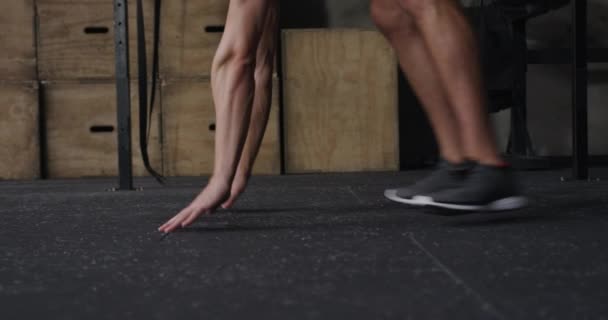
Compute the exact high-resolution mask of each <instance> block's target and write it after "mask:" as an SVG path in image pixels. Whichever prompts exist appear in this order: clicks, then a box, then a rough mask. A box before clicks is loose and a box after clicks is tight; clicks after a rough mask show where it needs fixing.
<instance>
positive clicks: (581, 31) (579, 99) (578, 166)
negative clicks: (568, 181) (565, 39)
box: [572, 0, 589, 180]
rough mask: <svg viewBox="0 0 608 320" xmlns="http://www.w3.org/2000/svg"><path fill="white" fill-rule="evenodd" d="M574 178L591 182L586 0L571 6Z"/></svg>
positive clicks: (576, 1) (576, 0) (577, 0)
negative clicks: (589, 179) (572, 27)
mask: <svg viewBox="0 0 608 320" xmlns="http://www.w3.org/2000/svg"><path fill="white" fill-rule="evenodd" d="M572 25H573V26H574V29H573V30H572V37H573V38H574V39H573V43H572V58H573V60H572V151H573V155H572V158H573V163H572V175H573V177H574V178H575V179H579V180H586V179H588V178H589V163H588V161H589V141H588V140H589V131H588V119H587V83H588V81H587V64H588V61H587V0H574V3H573V4H572Z"/></svg>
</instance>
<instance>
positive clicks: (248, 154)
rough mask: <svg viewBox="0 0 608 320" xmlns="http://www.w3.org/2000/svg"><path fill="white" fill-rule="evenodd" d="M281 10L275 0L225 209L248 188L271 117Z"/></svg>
mask: <svg viewBox="0 0 608 320" xmlns="http://www.w3.org/2000/svg"><path fill="white" fill-rule="evenodd" d="M278 11H279V8H278V1H273V2H272V3H271V5H270V7H269V10H268V13H267V16H266V20H265V23H264V32H263V34H262V38H261V40H260V44H259V47H258V50H257V58H256V69H255V75H254V78H255V96H254V100H253V110H252V113H251V122H250V125H249V132H248V134H247V140H246V142H245V146H244V148H243V152H242V154H241V160H240V162H239V165H238V168H237V172H236V176H235V178H234V180H233V182H232V186H231V190H230V198H229V199H228V201H226V202H225V203H224V204H222V207H223V208H229V207H231V206H232V205H233V204H234V202H235V201H236V200H237V198H238V197H239V196H240V194H241V193H242V192H243V191H244V190H245V187H246V186H247V182H248V181H249V177H250V176H251V171H252V169H253V165H254V163H255V160H256V157H257V155H258V152H259V150H260V146H261V144H262V140H263V138H264V132H265V131H266V127H267V124H268V117H269V114H270V108H271V104H272V74H273V68H274V60H275V52H276V37H277V32H278V14H279V12H278Z"/></svg>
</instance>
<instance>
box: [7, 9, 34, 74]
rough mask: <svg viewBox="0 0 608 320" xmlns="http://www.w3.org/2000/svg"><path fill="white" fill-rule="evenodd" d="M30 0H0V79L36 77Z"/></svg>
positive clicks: (32, 13) (32, 12)
mask: <svg viewBox="0 0 608 320" xmlns="http://www.w3.org/2000/svg"><path fill="white" fill-rule="evenodd" d="M33 3H34V1H33V0H19V1H0V29H1V30H2V31H1V32H0V43H2V50H0V79H3V80H33V79H36V49H35V38H34V4H33Z"/></svg>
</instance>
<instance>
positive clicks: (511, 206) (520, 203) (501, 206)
mask: <svg viewBox="0 0 608 320" xmlns="http://www.w3.org/2000/svg"><path fill="white" fill-rule="evenodd" d="M412 201H414V202H416V203H420V204H421V205H426V206H431V207H437V208H443V209H449V210H457V211H508V210H517V209H521V208H524V207H526V206H527V205H528V199H527V198H526V197H509V198H504V199H500V200H496V201H494V202H491V203H489V204H486V205H460V204H450V203H441V202H435V201H434V200H433V198H431V197H425V196H415V197H414V198H412Z"/></svg>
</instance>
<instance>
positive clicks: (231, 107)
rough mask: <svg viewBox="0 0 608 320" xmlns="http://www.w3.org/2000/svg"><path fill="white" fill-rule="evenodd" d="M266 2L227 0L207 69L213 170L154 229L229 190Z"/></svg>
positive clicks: (194, 213) (204, 207)
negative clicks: (212, 109) (196, 190)
mask: <svg viewBox="0 0 608 320" xmlns="http://www.w3.org/2000/svg"><path fill="white" fill-rule="evenodd" d="M268 7H269V1H268V0H246V1H245V0H231V1H230V8H229V10H228V18H227V22H226V29H225V32H224V35H223V37H222V41H221V43H220V45H219V48H218V50H217V52H216V55H215V58H214V61H213V66H212V72H211V74H212V79H211V85H212V90H213V99H214V102H215V108H216V123H217V130H216V139H215V164H214V170H213V176H212V177H211V180H210V181H209V184H208V185H207V186H206V187H205V189H204V190H203V191H202V192H201V194H200V195H199V196H198V197H197V198H196V199H195V200H194V201H193V202H192V203H191V204H190V205H189V206H188V207H187V208H185V209H184V210H182V211H181V212H180V213H179V214H177V215H176V216H175V217H173V219H171V220H169V221H168V222H167V223H166V224H164V225H163V226H161V227H160V228H159V230H160V231H163V232H171V231H173V230H175V229H176V228H180V227H186V226H188V225H189V224H191V223H192V222H194V220H196V218H198V217H199V216H200V215H202V214H208V213H211V212H212V211H213V210H215V209H216V208H217V207H218V206H220V205H221V204H222V203H223V202H224V201H226V200H227V199H228V197H229V195H230V186H231V185H232V181H233V179H234V176H235V173H236V170H237V165H238V163H239V160H240V158H241V152H242V150H243V145H244V144H245V139H246V137H247V132H248V129H249V123H250V121H251V109H252V105H253V98H254V87H255V81H254V79H255V75H254V73H255V60H256V52H257V48H258V43H259V41H260V39H261V37H262V32H263V29H264V20H265V18H266V12H267V10H268Z"/></svg>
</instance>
